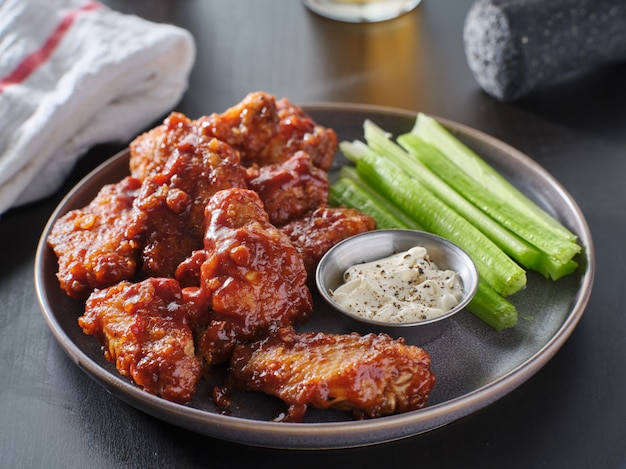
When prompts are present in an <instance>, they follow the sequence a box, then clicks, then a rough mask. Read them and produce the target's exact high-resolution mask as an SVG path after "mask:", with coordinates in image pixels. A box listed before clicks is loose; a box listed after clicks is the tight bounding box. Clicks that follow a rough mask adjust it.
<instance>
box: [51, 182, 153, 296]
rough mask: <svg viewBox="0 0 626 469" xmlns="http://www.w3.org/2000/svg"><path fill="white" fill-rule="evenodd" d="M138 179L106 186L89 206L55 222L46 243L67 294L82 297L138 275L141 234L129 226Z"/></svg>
mask: <svg viewBox="0 0 626 469" xmlns="http://www.w3.org/2000/svg"><path fill="white" fill-rule="evenodd" d="M140 184H141V183H140V182H139V180H137V179H135V178H133V177H127V178H124V179H123V180H122V181H120V182H118V183H116V184H109V185H106V186H104V187H103V188H102V189H101V190H100V192H99V193H98V194H97V195H96V197H95V198H94V199H93V201H92V202H91V203H89V205H87V206H86V207H84V208H81V209H76V210H72V211H70V212H68V213H67V214H65V215H63V216H62V217H61V218H59V219H58V220H57V221H56V222H55V224H54V226H53V227H52V230H51V231H50V235H49V236H48V239H47V242H48V245H49V246H51V247H52V249H53V251H54V253H55V254H56V255H57V258H58V272H57V278H58V280H59V284H60V286H61V288H62V289H63V290H64V291H65V292H66V293H67V294H68V295H69V296H71V297H73V298H76V299H81V300H84V299H86V298H87V297H88V296H89V294H90V293H91V292H92V291H93V289H94V288H105V287H108V286H110V285H114V284H115V283H117V282H119V281H120V280H124V279H129V278H131V277H132V276H133V275H134V274H135V271H136V269H137V263H138V259H139V252H140V249H141V233H137V232H134V231H133V230H131V229H129V228H130V225H131V222H132V205H133V201H134V200H135V198H136V196H137V194H138V191H139V188H140Z"/></svg>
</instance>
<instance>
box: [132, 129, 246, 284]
mask: <svg viewBox="0 0 626 469" xmlns="http://www.w3.org/2000/svg"><path fill="white" fill-rule="evenodd" d="M230 187H246V181H245V169H244V168H243V167H242V166H241V165H240V164H239V155H238V153H237V152H236V151H235V150H233V149H232V148H231V147H230V146H229V145H227V144H225V143H223V142H220V141H219V140H216V139H211V140H209V141H204V142H201V143H199V144H198V145H195V146H194V145H191V144H184V145H180V146H178V147H177V148H176V149H175V150H174V152H173V153H172V155H171V157H170V158H169V159H168V161H167V163H166V165H165V167H164V168H163V169H162V170H161V171H160V172H157V173H153V174H151V175H149V176H148V177H147V178H146V179H144V181H143V183H142V188H141V192H140V194H139V195H138V197H137V199H136V200H135V203H134V207H133V210H134V212H133V217H134V218H133V220H134V229H135V230H136V231H143V232H144V233H145V234H146V235H145V237H146V241H145V246H144V248H143V252H142V273H143V274H144V275H145V276H153V277H173V276H174V274H175V271H176V268H177V267H178V265H179V264H180V263H181V262H182V261H183V260H185V258H187V256H189V254H190V253H191V252H192V251H194V250H197V249H200V248H202V239H203V236H204V207H205V205H206V204H207V202H208V201H209V199H210V198H211V196H212V195H213V194H215V193H216V192H217V191H219V190H222V189H227V188H230Z"/></svg>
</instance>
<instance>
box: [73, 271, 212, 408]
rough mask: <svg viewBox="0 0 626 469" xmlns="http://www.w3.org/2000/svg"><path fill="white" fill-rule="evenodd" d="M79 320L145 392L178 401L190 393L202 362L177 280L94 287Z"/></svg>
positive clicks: (191, 394) (197, 378) (118, 367)
mask: <svg viewBox="0 0 626 469" xmlns="http://www.w3.org/2000/svg"><path fill="white" fill-rule="evenodd" d="M79 325H80V327H81V328H82V329H83V331H84V332H85V333H86V334H91V335H94V336H96V337H97V338H98V340H99V341H100V343H101V344H102V345H103V346H104V349H105V356H106V358H107V359H108V360H109V361H112V362H115V365H116V368H117V370H118V371H119V372H120V373H121V374H122V375H124V376H127V377H129V378H132V379H133V381H135V383H137V384H138V385H139V386H141V387H142V388H143V389H144V390H145V391H147V392H149V393H152V394H156V395H158V396H161V397H163V398H165V399H168V400H171V401H175V402H182V403H185V402H188V401H190V400H191V398H192V397H193V395H194V393H195V390H196V383H197V382H198V380H199V378H200V375H201V364H200V360H198V359H197V358H196V356H195V348H194V343H193V337H192V333H191V330H190V328H189V326H188V324H187V311H186V306H185V304H184V303H183V300H182V293H181V290H180V286H179V285H178V282H176V280H173V279H155V278H151V279H147V280H144V281H142V282H139V283H129V282H126V281H123V282H120V283H119V284H117V285H115V286H112V287H109V288H107V289H104V290H96V291H94V293H92V294H91V296H90V297H89V299H88V300H87V304H86V306H85V313H84V314H83V315H82V316H81V317H80V318H79Z"/></svg>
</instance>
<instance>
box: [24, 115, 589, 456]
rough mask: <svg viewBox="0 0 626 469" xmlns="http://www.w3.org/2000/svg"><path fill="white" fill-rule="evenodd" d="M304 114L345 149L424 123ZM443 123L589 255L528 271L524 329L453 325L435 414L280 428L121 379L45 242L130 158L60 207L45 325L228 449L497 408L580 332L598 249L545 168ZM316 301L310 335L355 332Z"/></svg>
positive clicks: (45, 285) (124, 384)
mask: <svg viewBox="0 0 626 469" xmlns="http://www.w3.org/2000/svg"><path fill="white" fill-rule="evenodd" d="M305 109H306V110H307V111H308V112H309V114H310V115H311V117H312V118H313V119H314V120H316V121H317V122H318V123H320V124H322V125H325V126H328V127H331V128H333V129H335V131H336V132H337V134H338V136H339V139H340V140H353V139H362V135H363V128H362V124H363V121H364V119H366V118H368V119H371V120H372V121H374V122H376V123H377V124H378V125H379V126H381V127H382V128H384V129H385V130H387V131H389V132H391V133H393V134H394V135H398V134H400V133H403V132H407V131H409V130H410V129H411V127H412V125H413V123H414V119H415V113H412V112H407V111H401V110H396V109H390V108H383V107H371V106H358V105H348V104H320V105H313V106H305ZM439 120H440V122H441V123H442V124H444V125H445V126H447V127H448V128H449V129H450V130H452V131H453V132H454V133H455V134H457V136H458V137H459V138H460V139H461V140H463V141H464V142H465V143H467V144H468V145H469V146H470V147H472V148H473V149H474V150H476V151H477V152H478V153H480V154H481V155H482V156H483V157H484V158H485V159H486V160H487V161H488V162H489V163H491V164H492V165H493V166H494V167H495V168H496V169H497V170H499V171H500V172H501V173H502V174H503V175H504V176H505V177H506V178H507V179H509V180H510V181H511V182H512V183H513V184H514V185H516V186H517V187H518V188H519V189H520V190H521V191H522V192H524V193H526V194H527V195H529V196H530V197H531V198H533V199H535V200H536V201H537V202H538V203H539V204H540V205H542V206H543V207H544V208H545V209H547V211H548V212H550V213H552V214H553V215H555V216H556V217H557V218H558V219H559V220H560V221H561V222H562V223H564V224H565V225H566V226H567V227H568V228H569V229H570V230H572V231H573V232H574V233H576V234H577V235H578V237H579V242H580V244H581V245H582V247H583V252H582V254H581V255H580V256H579V259H578V260H579V262H580V268H579V270H578V271H577V272H576V273H574V274H573V275H570V276H568V277H566V278H563V279H561V280H559V281H558V282H552V281H549V280H546V279H544V278H543V277H541V276H539V275H535V274H533V273H529V276H528V287H527V288H526V289H525V290H524V291H522V292H520V293H517V294H516V295H515V296H514V297H512V298H511V300H512V302H513V303H514V304H515V305H516V306H517V308H518V310H519V313H520V320H519V324H518V325H517V326H516V327H515V328H514V329H510V330H505V331H502V332H495V331H493V330H491V329H490V328H489V327H488V326H486V325H485V324H483V323H482V322H481V321H480V320H478V319H477V318H475V317H473V315H471V313H468V312H463V314H458V315H456V316H455V317H454V318H452V323H451V324H450V326H449V327H448V328H447V329H446V330H445V331H444V332H443V333H442V334H441V336H439V337H438V338H436V339H434V340H433V341H431V342H429V343H427V344H425V345H424V348H425V349H426V350H427V351H428V352H429V354H430V355H431V358H432V367H433V370H434V372H435V374H436V376H437V384H436V386H435V388H434V390H433V393H432V394H431V396H430V399H429V404H428V406H427V407H425V408H424V409H421V410H418V411H414V412H409V413H406V414H400V415H393V416H389V417H382V418H378V419H371V420H360V421H355V420H353V419H352V417H351V416H350V415H349V414H345V413H341V412H335V411H318V410H314V409H310V410H309V411H308V412H307V415H306V419H305V421H304V422H302V423H285V422H282V423H280V422H273V421H272V419H273V418H274V417H276V416H277V415H278V414H279V413H280V412H282V411H284V410H285V406H284V404H282V402H280V401H278V400H277V399H274V398H270V397H267V396H264V395H261V394H252V393H246V394H237V395H236V398H235V399H234V402H233V409H232V414H231V415H223V414H220V413H219V412H217V411H216V408H215V405H214V404H213V402H212V400H211V397H210V385H209V384H207V383H205V382H201V384H200V385H199V387H198V392H197V394H196V397H195V398H194V400H193V401H192V402H191V403H190V404H189V405H180V404H175V403H173V402H169V401H166V400H164V399H161V398H158V397H155V396H152V395H150V394H148V393H146V392H144V391H142V390H141V389H140V388H138V387H137V386H135V385H134V384H132V383H131V382H129V381H128V380H127V379H126V378H124V377H122V376H121V375H120V374H119V373H118V372H117V371H116V369H115V366H114V364H113V363H109V362H107V361H106V360H105V358H104V356H103V353H102V349H101V347H100V345H99V343H98V342H97V340H96V339H95V338H94V337H92V336H87V335H85V334H84V333H83V332H82V330H81V329H80V328H79V327H78V324H77V318H78V317H79V316H80V315H81V314H82V308H83V305H82V304H81V303H80V302H77V301H75V300H72V299H70V298H69V297H67V296H66V295H65V293H64V292H63V291H61V289H60V288H59V286H58V282H57V279H56V277H55V273H56V270H57V265H56V257H55V256H54V253H53V252H52V250H51V249H50V248H49V247H48V246H47V245H46V243H45V239H46V237H47V235H48V233H49V231H50V228H51V226H52V224H53V223H54V221H55V220H56V219H57V218H58V217H60V216H61V215H63V214H64V213H66V212H67V211H69V210H71V209H75V208H80V207H83V206H85V205H87V203H88V202H89V201H90V200H91V199H92V198H93V197H94V196H95V195H96V193H97V192H98V190H99V189H100V187H102V185H104V184H106V183H111V182H117V181H119V180H120V179H121V178H122V177H124V176H126V175H127V174H128V152H127V151H125V152H121V153H119V154H118V155H116V156H114V157H112V158H111V159H110V160H108V161H107V162H105V163H104V164H102V165H101V166H99V167H98V168H96V169H95V170H94V171H93V172H92V173H90V174H89V175H88V176H87V177H86V178H85V179H83V180H82V181H81V182H80V183H79V184H78V185H77V186H76V187H75V188H74V189H73V190H72V191H71V192H70V193H69V194H68V195H67V196H66V197H65V198H64V199H63V201H62V202H61V203H60V204H59V206H58V208H57V209H56V210H55V212H54V213H53V214H52V216H51V218H50V221H49V223H48V224H47V226H46V228H45V229H44V231H43V233H42V236H41V240H40V243H39V246H38V249H37V254H36V258H35V286H36V290H37V295H38V297H39V302H40V305H41V308H42V311H43V315H44V318H45V320H46V321H47V323H48V325H49V327H50V329H51V331H52V333H53V334H54V336H55V338H56V339H57V341H58V342H59V344H60V345H61V346H62V347H63V349H64V350H65V352H66V353H67V354H68V356H69V357H70V358H71V359H72V360H73V361H74V362H75V363H76V364H77V365H78V366H79V367H80V368H81V369H82V370H83V371H85V372H86V373H87V374H88V375H89V376H90V377H92V378H93V379H94V380H96V381H97V382H98V383H100V384H101V385H103V386H104V387H105V388H106V389H107V390H108V391H109V392H111V393H112V394H114V395H116V396H117V397H119V398H121V399H123V400H124V401H126V402H128V403H129V404H130V405H132V406H134V407H136V408H137V409H140V410H142V411H144V412H146V413H148V414H151V415H153V416H155V417H157V418H160V419H162V420H165V421H167V422H170V423H173V424H176V425H179V426H181V427H184V428H187V429H189V430H192V431H196V432H198V433H202V434H205V435H208V436H210V437H214V438H218V439H224V440H228V441H234V442H239V443H244V444H250V445H256V446H266V447H274V448H293V449H296V448H297V449H324V448H344V447H354V446H363V445H369V444H376V443H382V442H386V441H391V440H395V439H399V438H405V437H409V436H413V435H417V434H420V433H423V432H427V431H429V430H432V429H434V428H438V427H441V426H442V425H445V424H448V423H451V422H453V421H455V420H457V419H460V418H462V417H464V416H466V415H469V414H471V413H473V412H475V411H477V410H479V409H481V408H484V407H486V406H488V405H489V404H491V403H493V402H495V401H496V400H498V399H500V398H501V397H502V396H504V395H506V394H508V393H509V392H510V391H512V390H513V389H515V388H517V387H518V386H520V385H521V384H522V383H524V382H525V381H526V380H527V379H528V378H530V377H531V376H532V375H533V374H535V373H536V372H537V371H538V370H539V369H541V368H542V367H543V366H544V365H545V364H546V363H547V362H548V361H549V360H550V359H551V358H552V357H553V356H554V354H555V353H556V352H557V351H558V350H559V348H560V347H561V346H562V345H563V343H564V342H565V341H566V340H567V338H568V337H569V336H570V335H571V333H572V331H573V330H574V328H575V327H576V325H577V323H578V321H579V319H580V317H581V316H582V314H583V312H584V309H585V307H586V305H587V302H588V300H589V296H590V293H591V288H592V284H593V277H594V270H595V257H594V249H593V244H592V240H591V235H590V232H589V228H588V226H587V222H586V220H585V219H584V217H583V215H582V213H581V211H580V209H579V208H578V205H577V204H576V203H575V201H574V200H573V199H572V198H571V196H570V195H569V194H568V193H567V192H566V191H565V190H564V189H563V187H562V186H561V185H560V184H559V183H558V182H557V181H556V180H555V179H554V178H553V177H552V176H551V175H550V174H548V173H547V172H546V171H545V170H544V169H543V168H542V167H540V166H539V165H538V164H537V163H536V162H534V161H533V160H532V159H530V158H529V157H527V156H526V155H524V154H522V153H521V152H519V151H517V150H515V149H514V148H511V147H510V146H508V145H506V144H504V143H502V142H501V141H499V140H497V139H495V138H493V137H490V136H488V135H485V134H484V133H481V132H479V131H476V130H473V129H471V128H468V127H465V126H462V125H459V124H456V123H454V122H450V121H447V120H442V119H439ZM342 164H346V160H345V159H343V157H341V156H339V155H338V156H337V158H336V161H335V165H334V169H333V170H331V180H332V178H333V175H334V174H335V173H336V170H337V169H338V168H339V167H340V166H341V165H342ZM314 299H315V305H316V309H315V314H313V315H312V318H311V320H310V322H309V323H307V324H306V325H305V326H304V328H303V329H304V330H323V331H326V332H338V333H341V332H347V331H346V330H344V329H343V327H344V326H343V321H342V320H341V318H340V317H339V316H338V313H337V312H336V311H333V310H332V308H330V307H329V306H328V305H326V304H325V302H324V301H323V300H322V298H321V297H320V296H319V295H316V296H314ZM417 345H421V344H417Z"/></svg>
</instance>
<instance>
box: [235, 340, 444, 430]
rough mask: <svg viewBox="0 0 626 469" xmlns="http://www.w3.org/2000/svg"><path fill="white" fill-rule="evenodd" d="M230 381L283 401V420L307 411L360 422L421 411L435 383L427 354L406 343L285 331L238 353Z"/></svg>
mask: <svg viewBox="0 0 626 469" xmlns="http://www.w3.org/2000/svg"><path fill="white" fill-rule="evenodd" d="M229 380H230V386H232V387H233V388H235V389H243V390H249V391H261V392H264V393H266V394H269V395H272V396H275V397H278V398H280V399H281V400H283V401H284V402H285V403H286V404H287V405H288V406H289V409H288V412H287V415H286V416H285V417H284V419H283V420H287V421H300V420H301V419H302V418H303V416H304V414H305V412H306V409H307V406H312V407H315V408H319V409H326V408H333V409H338V410H344V411H352V412H353V413H354V414H355V415H356V416H357V417H380V416H384V415H389V414H394V413H402V412H408V411H411V410H416V409H420V408H422V407H424V406H425V405H426V402H427V399H428V396H429V394H430V392H431V390H432V388H433V386H434V384H435V375H434V374H433V373H432V371H431V369H430V357H429V355H428V354H427V352H426V351H424V350H423V349H421V348H419V347H417V346H413V345H407V344H405V343H404V341H403V340H402V339H398V340H393V339H391V338H390V337H389V336H387V335H385V334H379V335H375V334H368V335H364V336H361V335H359V334H357V333H352V334H345V335H333V334H326V333H322V332H308V333H296V332H295V331H294V330H293V329H292V328H283V329H280V330H279V331H278V332H277V333H275V334H272V335H270V336H268V337H267V338H266V339H263V340H260V341H257V342H254V343H249V344H244V345H240V346H238V347H237V348H236V349H235V351H234V353H233V355H232V358H231V362H230V368H229Z"/></svg>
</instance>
